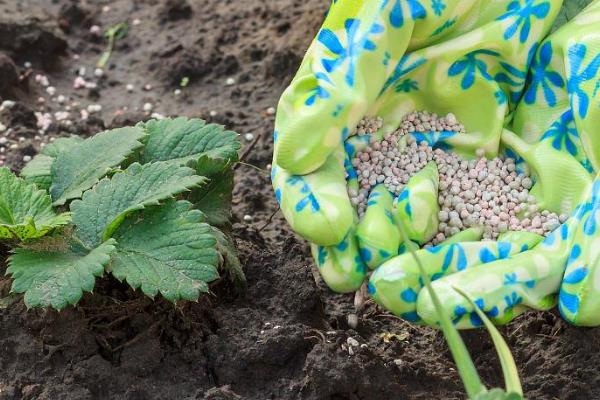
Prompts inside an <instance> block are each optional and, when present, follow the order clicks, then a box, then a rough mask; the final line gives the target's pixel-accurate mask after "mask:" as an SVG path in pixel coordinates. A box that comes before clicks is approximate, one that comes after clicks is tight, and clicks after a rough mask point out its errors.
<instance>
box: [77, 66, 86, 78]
mask: <svg viewBox="0 0 600 400" xmlns="http://www.w3.org/2000/svg"><path fill="white" fill-rule="evenodd" d="M86 72H87V69H86V68H85V67H79V68H78V69H77V75H79V76H85V74H86Z"/></svg>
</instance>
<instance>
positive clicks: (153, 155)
mask: <svg viewBox="0 0 600 400" xmlns="http://www.w3.org/2000/svg"><path fill="white" fill-rule="evenodd" d="M138 126H142V127H143V128H144V129H145V130H146V132H147V133H148V138H147V140H146V146H145V147H144V153H143V154H142V163H147V162H152V161H172V162H177V163H180V164H185V163H187V162H188V161H190V160H196V159H198V158H200V156H202V155H206V156H208V157H210V158H222V159H225V160H232V161H236V160H237V151H238V150H239V148H240V142H239V141H238V140H237V134H236V133H235V132H232V131H225V130H224V129H223V126H221V125H216V124H206V122H205V121H203V120H201V119H197V118H193V119H188V118H185V117H179V118H175V119H171V118H165V119H161V120H150V121H148V122H145V123H142V124H139V125H138Z"/></svg>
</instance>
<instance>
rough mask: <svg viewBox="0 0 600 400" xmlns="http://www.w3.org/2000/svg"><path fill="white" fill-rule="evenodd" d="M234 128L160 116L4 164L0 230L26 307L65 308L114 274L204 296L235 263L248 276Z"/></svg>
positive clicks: (170, 294) (152, 291)
mask: <svg viewBox="0 0 600 400" xmlns="http://www.w3.org/2000/svg"><path fill="white" fill-rule="evenodd" d="M239 148H240V143H239V141H238V139H237V134H236V133H234V132H231V131H225V130H224V129H223V127H222V126H219V125H215V124H207V123H205V122H204V121H202V120H200V119H187V118H175V119H163V120H150V121H148V122H145V123H139V124H137V125H136V126H134V127H125V128H119V129H113V130H109V131H104V132H101V133H98V134H97V135H95V136H93V137H91V138H88V139H83V138H81V137H78V136H72V137H69V138H61V139H57V140H55V141H54V142H53V143H51V144H49V145H47V146H46V147H44V149H43V150H42V151H41V152H40V154H38V155H37V156H35V157H34V158H33V159H32V160H31V161H30V162H29V163H28V164H27V165H26V166H25V167H24V168H23V170H22V171H21V177H17V176H15V175H14V174H12V173H11V172H10V171H9V170H8V169H6V168H0V240H6V241H9V242H11V243H13V244H14V249H13V251H12V255H11V256H10V257H9V261H8V263H9V265H8V268H7V274H10V275H12V278H13V282H12V292H15V293H24V300H25V304H26V305H27V306H28V307H54V308H56V309H62V308H64V307H66V306H67V305H69V304H76V303H77V302H78V301H79V300H80V299H81V297H82V295H83V292H84V291H87V292H91V291H92V290H93V288H94V284H95V280H96V277H99V276H102V275H103V274H105V273H110V274H112V275H113V276H114V277H116V278H117V279H118V280H120V281H126V282H127V283H128V284H129V285H130V286H131V287H132V288H134V289H138V288H139V289H141V290H142V292H143V293H144V294H146V295H148V296H150V297H152V298H154V297H155V296H156V295H157V294H160V295H162V296H163V297H164V298H166V299H168V300H170V301H172V302H175V301H178V300H197V299H198V297H199V295H200V293H204V292H208V283H209V282H211V281H213V280H215V279H216V278H218V277H219V273H218V269H219V268H223V269H226V270H228V271H229V274H230V276H231V277H232V279H233V280H234V281H236V283H238V284H240V283H241V284H243V283H244V282H245V278H244V274H243V272H242V269H241V266H240V263H239V260H238V259H237V254H236V252H235V247H234V245H233V242H232V239H231V237H230V236H229V235H228V229H229V225H230V222H229V220H230V217H231V191H232V188H233V169H232V166H233V164H234V163H235V162H237V161H238V158H237V157H238V154H237V151H238V150H239Z"/></svg>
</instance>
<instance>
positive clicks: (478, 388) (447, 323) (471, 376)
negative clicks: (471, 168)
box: [398, 223, 486, 398]
mask: <svg viewBox="0 0 600 400" xmlns="http://www.w3.org/2000/svg"><path fill="white" fill-rule="evenodd" d="M398 228H399V230H400V234H401V235H402V238H403V239H404V242H405V243H407V247H408V250H409V251H410V254H411V255H412V257H413V258H414V259H415V262H416V263H417V266H418V267H419V271H420V273H421V276H422V277H423V281H424V282H425V286H426V287H427V290H428V291H429V295H430V296H431V299H432V301H433V305H434V306H435V309H436V312H437V315H438V318H439V320H440V325H441V328H442V331H443V332H444V337H445V338H446V342H447V343H448V347H449V348H450V352H451V353H452V358H454V362H455V363H456V367H457V368H458V373H459V375H460V379H461V380H462V382H463V385H464V386H465V390H466V392H467V395H468V396H469V398H474V397H475V396H477V395H478V394H479V393H482V392H485V390H486V389H485V386H483V384H482V383H481V379H479V374H478V373H477V369H476V368H475V364H473V360H472V359H471V356H470V355H469V351H468V350H467V346H465V342H463V340H462V338H461V337H460V334H459V333H458V330H457V329H456V327H455V326H454V325H453V324H452V321H451V320H450V317H449V316H448V315H447V314H446V313H445V312H444V311H443V310H444V309H443V308H442V304H441V302H440V299H439V298H438V297H437V294H436V293H435V291H434V290H433V287H432V286H431V279H429V275H427V273H426V272H425V268H424V267H423V264H422V263H421V260H420V259H419V257H418V256H417V254H416V252H415V249H414V246H415V245H414V243H412V242H411V241H410V240H408V235H407V234H406V231H405V228H404V226H403V224H402V223H400V224H398Z"/></svg>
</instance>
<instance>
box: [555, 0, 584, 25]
mask: <svg viewBox="0 0 600 400" xmlns="http://www.w3.org/2000/svg"><path fill="white" fill-rule="evenodd" d="M592 1H593V0H565V1H564V2H563V4H562V7H561V9H560V11H559V12H558V15H557V16H556V19H555V20H554V24H553V25H552V28H551V29H550V33H552V32H554V31H555V30H557V29H558V28H560V27H561V26H563V25H564V24H566V23H567V22H569V21H570V20H572V19H573V18H575V17H576V16H577V14H579V13H580V12H581V11H582V10H583V9H584V8H586V7H587V6H588V4H590V3H591V2H592Z"/></svg>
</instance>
